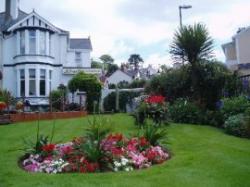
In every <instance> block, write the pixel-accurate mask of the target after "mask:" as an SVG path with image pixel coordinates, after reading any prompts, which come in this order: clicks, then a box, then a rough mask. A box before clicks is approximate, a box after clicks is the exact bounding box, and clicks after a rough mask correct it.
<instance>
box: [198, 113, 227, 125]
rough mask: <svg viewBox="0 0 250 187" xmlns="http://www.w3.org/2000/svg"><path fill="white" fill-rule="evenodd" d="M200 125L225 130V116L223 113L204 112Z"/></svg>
mask: <svg viewBox="0 0 250 187" xmlns="http://www.w3.org/2000/svg"><path fill="white" fill-rule="evenodd" d="M200 124H204V125H211V126H214V127H219V128H223V125H224V116H223V114H222V113H221V111H212V110H207V111H203V112H202V113H201V115H200Z"/></svg>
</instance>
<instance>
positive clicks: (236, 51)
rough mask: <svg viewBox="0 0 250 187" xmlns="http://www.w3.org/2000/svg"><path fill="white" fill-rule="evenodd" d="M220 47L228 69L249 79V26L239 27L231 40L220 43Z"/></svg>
mask: <svg viewBox="0 0 250 187" xmlns="http://www.w3.org/2000/svg"><path fill="white" fill-rule="evenodd" d="M222 49H223V51H224V54H225V56H226V65H227V66H228V67H229V69H231V70H232V71H238V72H239V74H240V75H241V77H245V78H246V79H248V80H250V50H249V49H250V27H247V28H241V29H239V30H238V32H237V33H236V34H235V35H234V36H233V38H232V41H231V42H229V43H226V44H223V45H222Z"/></svg>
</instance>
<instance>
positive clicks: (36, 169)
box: [24, 163, 39, 172]
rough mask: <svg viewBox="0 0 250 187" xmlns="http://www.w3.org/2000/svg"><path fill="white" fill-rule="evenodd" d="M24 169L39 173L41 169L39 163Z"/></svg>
mask: <svg viewBox="0 0 250 187" xmlns="http://www.w3.org/2000/svg"><path fill="white" fill-rule="evenodd" d="M24 169H25V170H27V171H29V172H37V171H38V169H39V166H38V164H37V163H34V164H29V165H27V166H25V167H24Z"/></svg>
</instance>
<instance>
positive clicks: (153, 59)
mask: <svg viewBox="0 0 250 187" xmlns="http://www.w3.org/2000/svg"><path fill="white" fill-rule="evenodd" d="M149 64H152V65H153V66H155V67H157V66H159V65H163V64H165V65H167V66H172V65H173V62H172V60H171V57H170V55H168V54H165V55H162V54H159V53H154V54H151V55H149V57H148V58H147V59H146V60H145V62H144V66H148V65H149Z"/></svg>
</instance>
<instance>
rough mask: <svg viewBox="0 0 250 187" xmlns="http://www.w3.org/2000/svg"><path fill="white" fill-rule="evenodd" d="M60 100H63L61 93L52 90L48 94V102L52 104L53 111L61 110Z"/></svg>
mask: <svg viewBox="0 0 250 187" xmlns="http://www.w3.org/2000/svg"><path fill="white" fill-rule="evenodd" d="M62 100H63V91H61V90H54V91H52V92H51V93H50V102H51V103H52V107H53V108H54V109H56V110H61V108H62Z"/></svg>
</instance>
